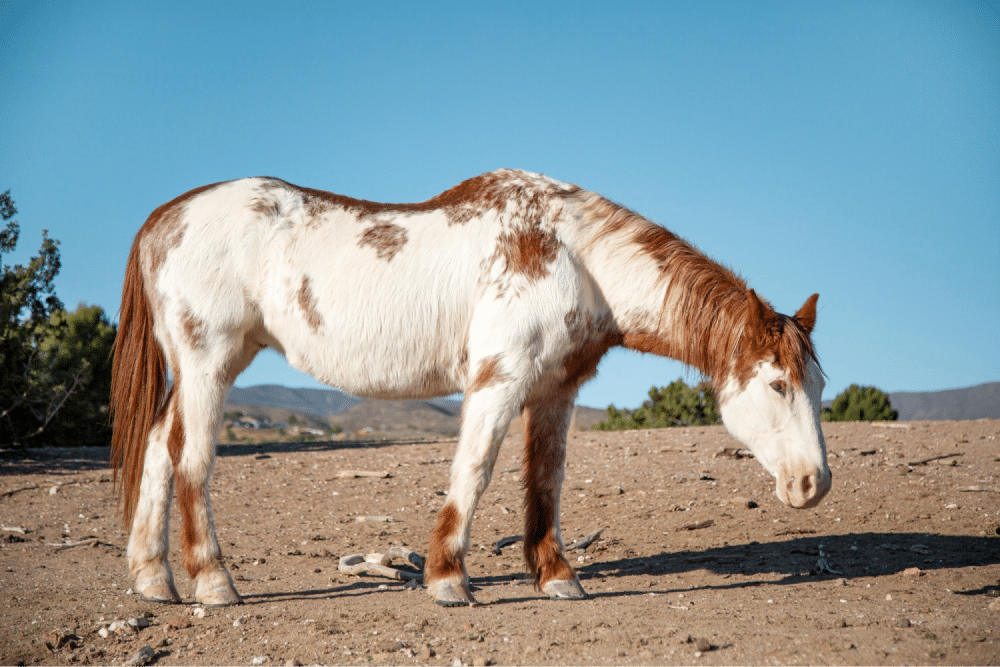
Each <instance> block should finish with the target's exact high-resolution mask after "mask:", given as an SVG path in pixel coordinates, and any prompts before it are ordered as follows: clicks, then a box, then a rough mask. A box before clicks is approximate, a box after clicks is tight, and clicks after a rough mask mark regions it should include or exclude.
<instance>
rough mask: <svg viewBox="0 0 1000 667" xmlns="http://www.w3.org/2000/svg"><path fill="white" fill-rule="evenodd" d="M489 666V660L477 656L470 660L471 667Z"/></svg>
mask: <svg viewBox="0 0 1000 667" xmlns="http://www.w3.org/2000/svg"><path fill="white" fill-rule="evenodd" d="M489 664H490V659H489V658H483V657H482V656H478V657H475V658H473V659H472V667H487V666H488V665H489Z"/></svg>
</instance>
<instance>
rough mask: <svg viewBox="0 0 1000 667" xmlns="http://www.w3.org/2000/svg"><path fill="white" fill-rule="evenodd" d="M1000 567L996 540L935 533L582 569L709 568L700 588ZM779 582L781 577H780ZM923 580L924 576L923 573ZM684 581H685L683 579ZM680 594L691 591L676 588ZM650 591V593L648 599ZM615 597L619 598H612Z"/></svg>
mask: <svg viewBox="0 0 1000 667" xmlns="http://www.w3.org/2000/svg"><path fill="white" fill-rule="evenodd" d="M997 530H998V531H1000V528H998V529H997ZM998 563H1000V539H998V537H997V535H993V536H979V537H976V536H970V535H937V534H932V533H877V532H868V533H848V534H844V535H822V536H820V535H810V536H800V537H795V538H792V539H787V540H776V541H771V542H749V543H746V544H733V545H728V546H723V547H713V548H710V549H700V550H685V551H673V552H663V553H660V554H657V555H655V556H645V557H634V558H622V559H618V560H613V561H597V562H590V563H588V564H586V565H583V566H581V567H579V568H578V569H577V572H578V573H579V576H580V579H581V581H586V580H587V579H606V578H626V577H629V576H636V575H647V576H653V577H660V576H663V577H668V576H682V575H685V574H688V573H693V572H696V571H708V572H710V573H712V574H715V575H718V576H719V582H718V583H711V584H706V585H699V586H694V587H692V588H691V589H692V590H699V589H729V588H748V587H755V586H783V585H789V584H797V583H802V582H804V581H818V580H819V581H821V580H827V579H837V578H841V577H843V578H846V579H851V578H862V577H879V576H886V575H892V574H899V573H902V572H904V571H905V570H907V569H910V568H918V569H919V570H921V571H923V572H927V571H933V570H945V569H953V568H963V567H982V566H986V565H996V564H998ZM759 575H769V577H770V578H769V579H767V580H765V581H761V580H754V579H751V580H744V579H742V578H740V579H735V580H733V579H732V577H734V576H740V577H756V576H759ZM775 576H777V577H780V578H778V579H774V578H773V577H775ZM916 576H919V575H916ZM679 583H682V582H679ZM677 590H678V591H681V592H683V591H685V590H688V589H686V588H683V587H680V588H677ZM997 590H1000V586H998V585H993V586H985V587H983V588H980V589H976V590H972V591H956V593H959V594H964V595H983V594H989V593H990V592H993V591H997ZM645 593H648V590H647V591H643V594H645ZM610 595H616V593H611V594H610Z"/></svg>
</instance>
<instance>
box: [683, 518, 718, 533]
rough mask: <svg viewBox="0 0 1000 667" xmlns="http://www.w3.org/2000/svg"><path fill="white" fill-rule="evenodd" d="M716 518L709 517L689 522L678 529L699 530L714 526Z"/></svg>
mask: <svg viewBox="0 0 1000 667" xmlns="http://www.w3.org/2000/svg"><path fill="white" fill-rule="evenodd" d="M714 525H715V520H714V519H707V520H705V521H696V522H694V523H689V524H688V525H686V526H681V527H680V528H678V529H677V530H698V529H699V528H708V527H709V526H714Z"/></svg>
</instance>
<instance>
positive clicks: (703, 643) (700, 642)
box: [694, 637, 712, 653]
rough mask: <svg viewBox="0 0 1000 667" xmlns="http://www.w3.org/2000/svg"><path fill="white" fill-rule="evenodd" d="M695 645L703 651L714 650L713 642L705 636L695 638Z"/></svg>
mask: <svg viewBox="0 0 1000 667" xmlns="http://www.w3.org/2000/svg"><path fill="white" fill-rule="evenodd" d="M694 646H695V648H696V649H698V650H699V651H701V652H702V653H706V652H708V651H711V650H712V644H711V642H709V641H708V640H707V639H705V638H704V637H699V638H698V639H695V640H694Z"/></svg>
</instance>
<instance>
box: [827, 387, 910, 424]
mask: <svg viewBox="0 0 1000 667" xmlns="http://www.w3.org/2000/svg"><path fill="white" fill-rule="evenodd" d="M821 417H822V419H823V421H827V422H860V421H868V422H875V421H895V420H896V418H897V417H899V413H898V412H896V411H895V410H893V409H892V405H891V404H890V403H889V397H888V396H887V395H886V394H885V392H882V391H880V390H878V389H876V388H875V387H860V386H858V385H856V384H852V385H851V386H850V387H848V388H847V389H846V390H844V391H843V392H842V393H841V394H839V395H838V396H837V398H835V399H833V405H831V406H830V407H829V408H827V409H825V410H823V413H822V415H821Z"/></svg>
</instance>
